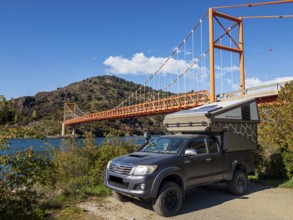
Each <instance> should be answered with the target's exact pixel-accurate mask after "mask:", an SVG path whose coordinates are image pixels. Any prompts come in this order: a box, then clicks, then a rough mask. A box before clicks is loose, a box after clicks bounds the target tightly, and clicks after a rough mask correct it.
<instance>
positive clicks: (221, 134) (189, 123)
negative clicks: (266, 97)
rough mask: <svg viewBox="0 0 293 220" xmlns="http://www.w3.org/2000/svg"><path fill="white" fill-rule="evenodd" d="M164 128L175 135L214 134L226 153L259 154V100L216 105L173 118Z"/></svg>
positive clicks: (208, 105)
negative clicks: (254, 151) (250, 152)
mask: <svg viewBox="0 0 293 220" xmlns="http://www.w3.org/2000/svg"><path fill="white" fill-rule="evenodd" d="M163 123H164V125H165V127H166V128H167V130H168V131H169V132H170V133H174V134H212V135H214V136H216V137H217V138H218V140H219V142H220V143H221V146H222V149H223V150H224V151H225V152H232V151H243V150H255V149H256V147H257V124H258V123H259V114H258V109H257V103H256V100H255V99H240V100H239V99H237V100H228V101H222V102H215V103H211V104H207V105H204V106H200V107H196V108H193V109H189V110H183V111H179V112H176V113H172V114H169V115H167V116H166V117H165V120H164V122H163Z"/></svg>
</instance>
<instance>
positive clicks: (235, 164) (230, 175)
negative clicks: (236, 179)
mask: <svg viewBox="0 0 293 220" xmlns="http://www.w3.org/2000/svg"><path fill="white" fill-rule="evenodd" d="M239 166H241V167H243V168H244V170H245V172H247V166H246V164H244V163H243V162H239V161H237V160H233V161H232V164H231V166H230V169H229V173H228V178H227V180H232V178H233V175H234V173H235V170H236V169H237V167H239ZM241 170H242V169H241Z"/></svg>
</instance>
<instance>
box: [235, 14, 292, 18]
mask: <svg viewBox="0 0 293 220" xmlns="http://www.w3.org/2000/svg"><path fill="white" fill-rule="evenodd" d="M241 18H243V19H249V18H293V15H263V16H243V17H241Z"/></svg>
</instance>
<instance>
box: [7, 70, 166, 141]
mask: <svg viewBox="0 0 293 220" xmlns="http://www.w3.org/2000/svg"><path fill="white" fill-rule="evenodd" d="M140 86H141V85H140V84H136V83H134V82H131V81H127V80H125V79H122V78H119V77H117V76H110V75H104V76H94V77H91V78H87V79H84V80H82V81H79V82H74V83H71V84H69V85H67V86H65V87H63V88H58V89H56V90H52V91H48V92H44V91H42V92H38V93H36V94H35V95H34V96H23V97H19V98H16V99H15V100H14V107H15V116H14V121H13V122H11V123H10V126H16V127H17V126H33V127H36V129H43V130H44V134H45V135H54V136H56V135H58V134H60V131H61V123H62V120H63V110H64V103H65V102H70V103H76V104H77V105H78V106H79V108H80V109H81V110H82V111H83V112H85V113H94V112H98V111H104V110H108V109H111V108H114V107H116V106H117V105H119V104H120V103H121V102H122V101H124V100H125V99H127V98H128V97H129V96H130V95H131V94H132V93H133V92H135V91H136V90H137V89H139V87H140ZM146 90H152V89H151V88H149V87H146ZM152 91H154V92H157V91H155V90H152ZM162 119H163V116H150V117H143V118H132V119H121V120H108V121H102V122H95V123H91V124H86V125H80V126H79V127H78V133H79V134H83V133H84V131H86V130H91V131H93V133H95V134H96V135H97V136H101V135H104V134H105V133H108V132H110V130H111V129H115V130H118V131H119V132H120V133H121V134H122V135H123V134H141V133H142V132H143V131H144V130H149V131H151V132H152V133H162V132H163V130H164V129H163V127H162V125H161V124H162V123H161V122H162ZM54 123H55V125H54ZM56 124H58V126H57V125H56Z"/></svg>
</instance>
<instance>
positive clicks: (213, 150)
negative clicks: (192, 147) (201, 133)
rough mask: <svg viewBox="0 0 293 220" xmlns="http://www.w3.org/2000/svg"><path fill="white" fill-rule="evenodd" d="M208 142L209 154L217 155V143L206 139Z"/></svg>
mask: <svg viewBox="0 0 293 220" xmlns="http://www.w3.org/2000/svg"><path fill="white" fill-rule="evenodd" d="M208 142H209V152H210V153H211V154H214V153H218V152H219V149H218V144H217V142H215V141H214V140H212V139H208Z"/></svg>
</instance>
